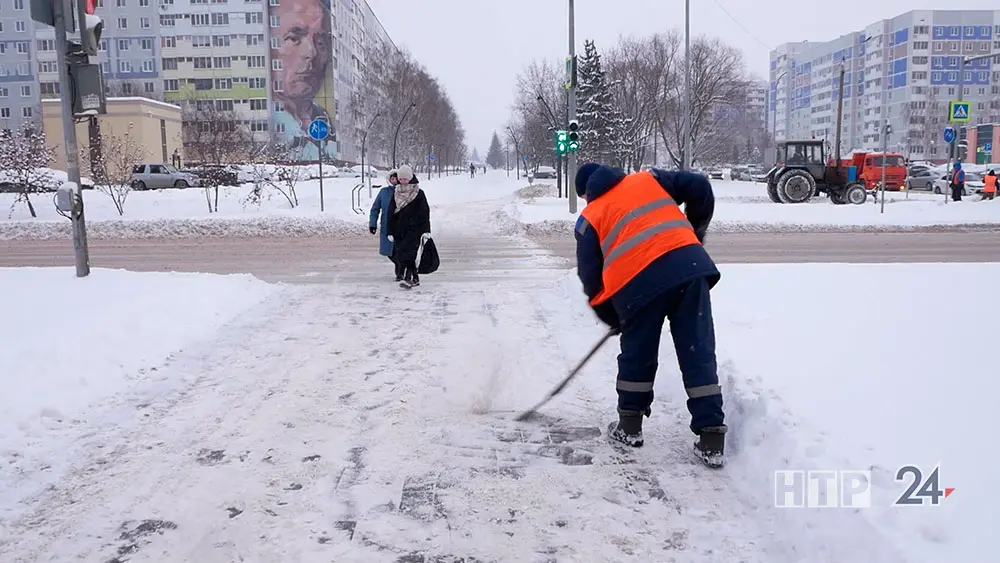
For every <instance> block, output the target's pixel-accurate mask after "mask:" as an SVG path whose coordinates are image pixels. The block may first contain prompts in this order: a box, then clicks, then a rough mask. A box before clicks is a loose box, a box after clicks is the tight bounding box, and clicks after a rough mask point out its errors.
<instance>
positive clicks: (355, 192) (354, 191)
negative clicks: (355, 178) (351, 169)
mask: <svg viewBox="0 0 1000 563" xmlns="http://www.w3.org/2000/svg"><path fill="white" fill-rule="evenodd" d="M364 188H365V184H364V182H362V183H360V184H357V185H356V186H354V187H353V188H351V210H352V211H354V212H355V213H357V214H358V215H361V214H363V213H364V212H365V210H364V208H363V207H361V190H363V189H364ZM355 201H356V202H357V204H355Z"/></svg>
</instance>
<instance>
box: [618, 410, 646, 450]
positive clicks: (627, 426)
mask: <svg viewBox="0 0 1000 563" xmlns="http://www.w3.org/2000/svg"><path fill="white" fill-rule="evenodd" d="M643 414H645V415H646V416H649V414H648V413H642V412H638V411H623V410H619V411H618V422H612V423H611V424H609V425H608V439H609V440H611V441H612V442H618V443H620V444H625V445H626V446H630V447H633V448H641V447H642V444H643V440H642V416H643Z"/></svg>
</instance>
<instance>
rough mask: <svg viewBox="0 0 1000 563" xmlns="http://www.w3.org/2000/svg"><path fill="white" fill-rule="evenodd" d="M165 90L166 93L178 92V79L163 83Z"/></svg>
mask: <svg viewBox="0 0 1000 563" xmlns="http://www.w3.org/2000/svg"><path fill="white" fill-rule="evenodd" d="M163 90H164V91H165V92H176V91H178V90H180V81H179V80H177V79H176V78H171V79H168V80H164V81H163Z"/></svg>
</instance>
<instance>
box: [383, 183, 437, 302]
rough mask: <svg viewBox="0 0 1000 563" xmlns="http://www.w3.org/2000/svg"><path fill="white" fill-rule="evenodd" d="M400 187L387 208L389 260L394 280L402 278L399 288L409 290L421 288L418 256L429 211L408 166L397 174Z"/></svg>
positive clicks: (422, 192)
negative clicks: (390, 246)
mask: <svg viewBox="0 0 1000 563" xmlns="http://www.w3.org/2000/svg"><path fill="white" fill-rule="evenodd" d="M396 177H397V178H398V180H399V183H398V184H396V188H395V190H394V191H393V195H392V201H391V202H390V204H389V233H390V234H391V235H392V257H393V262H395V263H396V268H397V269H396V275H397V277H399V276H400V274H402V278H403V279H402V280H401V282H400V284H399V285H400V287H402V288H404V289H410V288H413V287H416V286H418V285H420V277H419V276H418V275H417V254H418V253H419V252H420V244H421V239H422V238H423V236H424V235H425V234H426V235H429V234H430V232H431V209H430V205H429V204H428V203H427V196H426V195H424V191H423V190H421V189H420V183H419V182H418V181H417V179H416V178H415V177H414V175H413V169H412V168H410V167H409V166H408V165H405V164H404V165H403V166H400V167H399V169H398V170H397V171H396Z"/></svg>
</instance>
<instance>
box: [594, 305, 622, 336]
mask: <svg viewBox="0 0 1000 563" xmlns="http://www.w3.org/2000/svg"><path fill="white" fill-rule="evenodd" d="M592 308H593V309H594V313H595V314H596V315H597V318H599V319H601V322H602V323H604V324H606V325H608V326H609V327H610V328H612V329H614V330H616V331H619V332H620V331H621V328H622V325H621V321H620V320H619V319H618V311H615V306H614V305H612V304H611V302H610V301H605V302H604V303H601V304H600V305H597V306H595V307H592Z"/></svg>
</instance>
